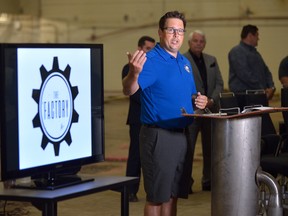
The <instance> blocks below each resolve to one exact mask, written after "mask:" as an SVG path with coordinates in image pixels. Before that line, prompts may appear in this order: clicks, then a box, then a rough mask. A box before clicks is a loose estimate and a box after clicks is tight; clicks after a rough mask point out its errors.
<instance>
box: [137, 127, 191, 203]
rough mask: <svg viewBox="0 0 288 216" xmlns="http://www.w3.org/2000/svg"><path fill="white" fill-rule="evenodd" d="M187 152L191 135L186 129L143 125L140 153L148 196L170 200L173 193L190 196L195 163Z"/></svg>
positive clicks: (159, 200) (151, 199)
mask: <svg viewBox="0 0 288 216" xmlns="http://www.w3.org/2000/svg"><path fill="white" fill-rule="evenodd" d="M188 155H191V154H187V139H186V136H185V134H184V133H183V132H182V133H181V132H175V131H169V130H165V129H161V128H150V127H147V126H142V128H141V132H140V157H141V165H142V171H143V178H144V189H145V192H146V195H147V197H146V199H147V201H149V202H153V203H164V202H168V201H169V199H170V198H171V197H179V198H187V197H188V194H189V187H190V183H189V181H190V178H191V177H190V175H189V172H185V169H186V168H187V167H189V166H191V165H192V163H191V161H189V159H188V157H189V156H188Z"/></svg>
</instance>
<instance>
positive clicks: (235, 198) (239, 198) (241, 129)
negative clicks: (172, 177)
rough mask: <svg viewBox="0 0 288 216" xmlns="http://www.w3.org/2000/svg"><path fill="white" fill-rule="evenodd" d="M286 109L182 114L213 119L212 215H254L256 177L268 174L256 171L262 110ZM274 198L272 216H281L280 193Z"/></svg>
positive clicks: (256, 206) (256, 203)
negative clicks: (228, 113) (225, 113)
mask: <svg viewBox="0 0 288 216" xmlns="http://www.w3.org/2000/svg"><path fill="white" fill-rule="evenodd" d="M287 110H288V108H272V107H271V108H267V109H263V110H256V111H252V110H251V112H247V113H240V114H234V115H221V114H220V113H219V114H217V113H216V114H215V113H213V114H183V115H184V116H187V117H196V118H211V119H212V121H211V122H212V123H211V124H212V154H211V155H212V159H211V163H212V164H211V168H212V175H211V176H212V188H211V215H212V216H231V215H233V216H243V215H245V216H256V215H257V212H258V210H259V203H258V202H259V193H258V186H257V181H263V180H265V179H267V178H270V177H269V176H265V173H264V172H263V173H261V171H259V167H260V142H261V114H264V113H272V112H282V111H287ZM260 170H261V169H260ZM263 176H264V177H263ZM271 181H272V182H273V181H274V180H273V179H271ZM274 183H275V184H277V182H275V181H274ZM276 189H277V188H276ZM276 199H278V200H277V202H276V203H279V205H276V206H273V209H272V210H271V211H272V212H273V216H276V215H277V216H280V215H283V213H282V212H283V208H282V206H281V202H278V201H279V200H280V196H278V197H277V198H276ZM271 215H272V214H271Z"/></svg>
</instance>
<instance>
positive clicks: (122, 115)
mask: <svg viewBox="0 0 288 216" xmlns="http://www.w3.org/2000/svg"><path fill="white" fill-rule="evenodd" d="M270 106H279V99H277V97H276V98H275V99H274V101H273V102H272V103H271V104H270ZM127 111H128V100H127V98H124V97H106V99H105V149H106V161H105V162H102V163H98V164H93V165H88V166H84V167H83V168H82V170H81V172H82V173H84V174H86V175H99V176H101V175H106V176H113V175H120V176H123V175H125V169H126V158H127V153H128V147H129V136H128V126H127V125H125V123H126V116H127ZM272 118H273V121H274V122H275V126H276V128H277V130H278V122H279V121H280V120H282V116H281V114H280V113H275V114H272ZM199 142H200V140H199V138H198V142H197V145H196V154H195V161H194V164H193V166H194V169H193V170H194V173H193V177H194V180H195V184H194V187H193V191H194V194H192V195H190V196H189V198H188V199H187V200H182V199H181V200H179V203H178V215H179V216H188V215H195V216H196V215H197V216H208V215H211V193H210V192H203V191H201V184H200V182H201V172H202V153H201V145H200V143H199ZM141 183H143V182H142V181H141ZM138 197H139V199H140V201H139V202H137V203H130V215H131V216H139V215H143V208H144V203H145V193H144V191H143V185H141V187H140V192H139V194H138ZM17 205H18V206H17ZM19 206H20V207H19ZM15 208H21V209H22V210H21V211H22V213H21V212H20V213H19V214H17V211H16V212H15ZM6 209H7V211H8V213H9V211H10V212H11V214H8V215H32V216H36V215H41V213H40V211H39V210H38V209H36V208H35V207H34V206H32V205H31V204H29V203H18V204H17V203H16V204H15V203H11V202H10V206H9V202H8V205H7V207H6ZM13 211H14V214H13ZM58 215H59V216H73V215H75V216H79V215H82V216H92V215H93V216H95V215H100V216H116V215H120V194H118V193H117V192H113V191H106V192H101V193H96V194H93V195H88V196H84V197H79V198H75V199H71V200H67V201H63V202H59V203H58Z"/></svg>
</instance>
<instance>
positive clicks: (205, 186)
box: [202, 182, 211, 191]
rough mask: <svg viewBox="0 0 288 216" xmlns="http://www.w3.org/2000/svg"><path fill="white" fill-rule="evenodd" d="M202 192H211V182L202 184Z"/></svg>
mask: <svg viewBox="0 0 288 216" xmlns="http://www.w3.org/2000/svg"><path fill="white" fill-rule="evenodd" d="M202 191H211V184H210V182H207V183H204V184H202Z"/></svg>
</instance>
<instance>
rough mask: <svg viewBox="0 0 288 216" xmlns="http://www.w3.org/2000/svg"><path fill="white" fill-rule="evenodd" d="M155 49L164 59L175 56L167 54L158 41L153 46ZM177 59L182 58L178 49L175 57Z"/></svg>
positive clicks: (167, 59)
mask: <svg viewBox="0 0 288 216" xmlns="http://www.w3.org/2000/svg"><path fill="white" fill-rule="evenodd" d="M155 50H156V51H157V52H158V53H159V55H160V56H161V57H162V58H163V59H165V60H166V61H169V60H170V59H171V58H175V57H174V56H172V55H171V54H169V53H168V52H167V51H166V50H165V49H164V48H162V47H161V46H160V43H159V42H158V43H157V44H156V46H155ZM176 59H177V60H178V61H179V60H181V61H182V60H183V56H182V55H180V52H179V51H178V53H177V58H176Z"/></svg>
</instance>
